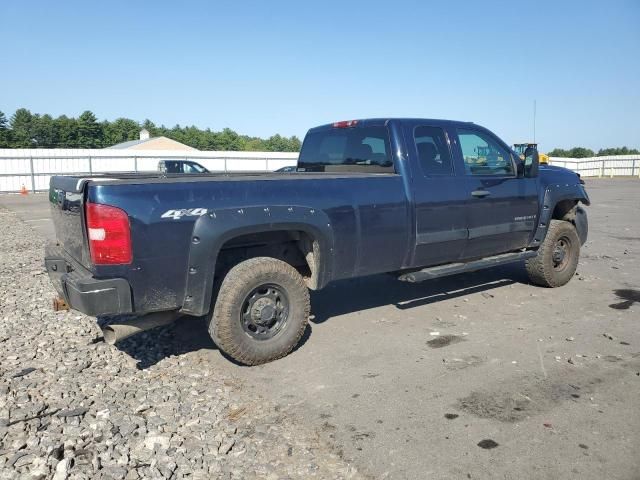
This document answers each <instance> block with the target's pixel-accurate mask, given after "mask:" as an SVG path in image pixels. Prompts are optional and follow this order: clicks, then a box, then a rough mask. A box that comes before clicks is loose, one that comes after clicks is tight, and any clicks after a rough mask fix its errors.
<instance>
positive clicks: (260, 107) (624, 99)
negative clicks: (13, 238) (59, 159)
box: [0, 0, 640, 151]
mask: <svg viewBox="0 0 640 480" xmlns="http://www.w3.org/2000/svg"><path fill="white" fill-rule="evenodd" d="M0 32H1V36H2V47H1V48H0V110H1V111H3V112H4V113H5V114H6V115H7V116H10V115H11V114H13V112H14V111H15V110H16V109H17V108H21V107H24V108H28V109H30V110H31V111H32V112H33V113H42V114H44V113H49V114H52V115H54V116H58V115H61V114H66V115H68V116H77V115H79V114H80V113H81V112H83V111H84V110H91V111H93V112H94V113H95V114H96V116H97V117H98V118H99V119H100V120H103V119H108V120H114V119H116V118H118V117H127V118H132V119H134V120H137V121H143V120H144V119H146V118H149V119H151V120H152V121H154V122H155V123H156V124H158V125H160V124H164V125H166V126H168V127H171V126H173V125H175V124H180V125H182V126H184V125H196V126H197V127H200V128H211V129H213V130H220V129H222V128H225V127H229V128H232V129H233V130H236V131H237V132H239V133H242V134H247V135H255V136H262V137H267V136H270V135H273V134H275V133H280V134H282V135H286V136H290V135H297V136H299V137H303V136H304V134H305V132H306V131H307V129H309V128H311V127H313V126H316V125H321V124H325V123H329V122H333V121H336V120H348V119H358V118H368V117H391V116H396V117H422V118H446V119H453V120H466V121H473V122H475V123H478V124H481V125H483V126H485V127H487V128H489V129H490V130H492V131H493V132H495V133H496V134H498V135H499V136H500V137H501V138H502V139H503V140H505V141H506V142H507V143H514V142H518V141H531V140H532V139H533V103H534V100H535V102H536V105H537V116H536V140H537V141H538V143H539V144H540V149H541V150H542V151H545V150H547V151H548V150H550V149H552V148H555V147H561V148H569V147H573V146H584V147H588V148H592V149H596V150H597V149H599V148H604V147H614V146H623V145H626V146H629V147H635V148H640V0H609V1H607V2H603V1H585V0H581V1H574V0H565V1H560V0H555V1H547V0H537V1H532V0H530V1H518V0H510V1H492V0H483V1H474V0H451V1H443V0H440V1H437V2H436V1H427V0H423V1H419V0H416V1H405V0H395V1H393V2H390V1H384V2H381V1H374V0H369V1H345V0H341V1H334V0H323V1H321V2H305V1H299V0H298V1H278V0H271V1H259V0H255V1H253V0H252V1H242V0H236V1H206V0H203V1H187V0H185V1H180V2H176V1H161V0H158V1H150V0H149V1H143V0H139V1H135V2H134V1H121V0H110V1H108V2H94V1H86V0H82V1H76V0H68V1H62V0H61V1H55V2H53V1H31V0H21V1H11V0H0Z"/></svg>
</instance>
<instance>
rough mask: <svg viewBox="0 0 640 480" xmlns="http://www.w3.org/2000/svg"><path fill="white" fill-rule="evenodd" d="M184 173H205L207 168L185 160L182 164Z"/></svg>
mask: <svg viewBox="0 0 640 480" xmlns="http://www.w3.org/2000/svg"><path fill="white" fill-rule="evenodd" d="M182 168H183V171H184V173H206V172H207V169H206V168H204V167H203V166H202V165H200V164H198V163H194V162H185V163H184V164H183V165H182Z"/></svg>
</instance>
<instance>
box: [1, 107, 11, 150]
mask: <svg viewBox="0 0 640 480" xmlns="http://www.w3.org/2000/svg"><path fill="white" fill-rule="evenodd" d="M10 147H11V130H10V129H9V121H8V120H7V117H6V116H5V114H4V113H3V112H2V111H0V148H10Z"/></svg>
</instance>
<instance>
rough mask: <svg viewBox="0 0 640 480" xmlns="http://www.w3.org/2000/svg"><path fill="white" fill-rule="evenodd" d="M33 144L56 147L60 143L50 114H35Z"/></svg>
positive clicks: (38, 146)
mask: <svg viewBox="0 0 640 480" xmlns="http://www.w3.org/2000/svg"><path fill="white" fill-rule="evenodd" d="M32 132H33V139H32V142H33V146H34V147H36V148H55V147H56V146H57V145H58V143H59V142H58V138H57V134H56V129H55V124H54V120H53V118H52V117H51V115H49V114H45V115H43V116H41V117H39V116H34V121H33V130H32Z"/></svg>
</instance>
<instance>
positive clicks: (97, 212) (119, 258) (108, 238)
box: [85, 203, 132, 265]
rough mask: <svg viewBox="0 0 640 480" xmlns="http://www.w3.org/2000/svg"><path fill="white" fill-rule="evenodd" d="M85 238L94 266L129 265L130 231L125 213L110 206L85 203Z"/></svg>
mask: <svg viewBox="0 0 640 480" xmlns="http://www.w3.org/2000/svg"><path fill="white" fill-rule="evenodd" d="M85 208H86V210H85V212H86V214H87V236H88V237H89V251H90V252H91V261H92V262H93V263H94V264H95V265H122V264H127V263H131V260H132V254H131V230H130V228H129V216H128V215H127V212H125V211H124V210H121V209H119V208H116V207H112V206H110V205H101V204H98V203H87V205H86V207H85Z"/></svg>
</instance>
